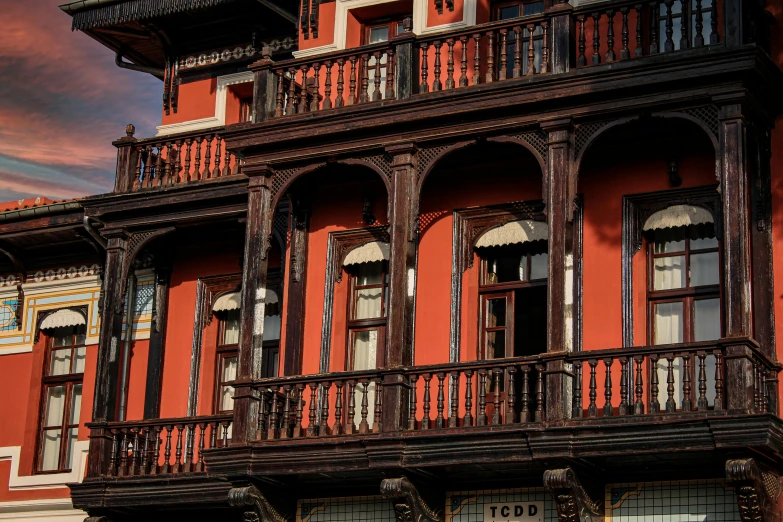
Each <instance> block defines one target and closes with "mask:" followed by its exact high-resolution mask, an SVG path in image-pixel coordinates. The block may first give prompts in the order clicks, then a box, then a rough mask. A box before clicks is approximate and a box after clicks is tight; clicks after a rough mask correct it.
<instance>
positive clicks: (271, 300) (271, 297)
mask: <svg viewBox="0 0 783 522" xmlns="http://www.w3.org/2000/svg"><path fill="white" fill-rule="evenodd" d="M239 295H240V294H239V292H229V293H228V294H223V295H221V296H220V297H218V298H217V301H215V304H214V305H213V306H212V311H213V312H228V311H231V310H239V308H240V306H239ZM278 302H280V301H279V299H278V297H277V292H275V291H274V290H267V291H266V299H264V303H265V304H268V305H271V304H277V303H278Z"/></svg>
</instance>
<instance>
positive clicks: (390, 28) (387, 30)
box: [362, 15, 410, 100]
mask: <svg viewBox="0 0 783 522" xmlns="http://www.w3.org/2000/svg"><path fill="white" fill-rule="evenodd" d="M406 16H410V15H406ZM403 18H404V17H403ZM403 18H394V19H391V18H387V19H382V20H376V21H373V22H371V23H367V24H365V25H364V34H363V40H364V41H363V42H362V43H363V44H364V45H369V44H374V43H380V42H388V41H389V39H390V38H391V37H393V36H397V35H398V34H402V32H403V31H404V29H403V25H402V20H403ZM376 60H377V58H375V57H374V56H372V57H370V60H369V61H368V62H367V67H368V69H369V70H368V71H367V77H368V80H369V82H368V86H367V96H368V98H369V99H370V100H374V99H375V98H376V96H375V65H376V63H377V61H376ZM386 60H387V58H386V55H385V54H384V55H383V56H381V86H380V93H378V94H379V97H380V98H383V93H384V91H385V89H386Z"/></svg>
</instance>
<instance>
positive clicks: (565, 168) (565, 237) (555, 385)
mask: <svg viewBox="0 0 783 522" xmlns="http://www.w3.org/2000/svg"><path fill="white" fill-rule="evenodd" d="M541 126H542V128H543V129H544V130H545V131H546V132H547V134H548V137H549V139H548V148H549V152H548V154H547V162H546V163H547V172H546V176H545V180H546V187H545V190H544V194H545V198H546V213H547V225H548V227H549V238H548V248H549V280H548V286H547V292H548V295H547V350H548V351H550V352H564V353H565V352H570V351H572V350H573V348H574V331H575V324H574V321H575V320H576V319H575V317H573V310H574V282H575V277H574V276H575V274H574V248H573V239H574V230H573V228H574V224H573V215H574V197H575V193H574V192H575V181H573V180H572V172H571V155H572V151H571V143H572V139H571V138H572V134H573V127H572V124H571V121H570V120H567V119H566V120H555V121H549V122H545V123H542V125H541ZM546 371H547V377H546V402H547V405H546V417H547V420H561V419H565V418H567V417H568V416H569V414H570V407H569V405H568V404H566V402H567V400H568V399H567V397H569V396H570V394H569V393H568V390H569V388H570V387H571V386H572V383H571V374H570V371H569V368H567V367H566V363H565V360H564V359H555V360H552V361H548V362H547V369H546Z"/></svg>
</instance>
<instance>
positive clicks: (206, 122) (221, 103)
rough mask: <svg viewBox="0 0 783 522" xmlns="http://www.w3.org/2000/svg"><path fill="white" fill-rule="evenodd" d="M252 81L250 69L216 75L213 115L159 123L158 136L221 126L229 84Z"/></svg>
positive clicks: (223, 123) (223, 121) (224, 118)
mask: <svg viewBox="0 0 783 522" xmlns="http://www.w3.org/2000/svg"><path fill="white" fill-rule="evenodd" d="M252 81H253V73H252V72H250V71H245V72H239V73H235V74H226V75H225V76H218V79H217V87H216V89H215V115H214V116H211V117H209V118H200V119H198V120H189V121H183V122H180V123H169V124H168V125H159V126H158V127H156V128H157V130H158V134H157V135H158V136H167V135H169V134H177V133H180V132H191V131H197V130H203V129H211V128H212V127H222V126H223V125H225V124H226V100H227V98H228V88H229V87H230V86H231V85H237V84H239V83H249V82H252Z"/></svg>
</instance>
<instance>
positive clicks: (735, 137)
mask: <svg viewBox="0 0 783 522" xmlns="http://www.w3.org/2000/svg"><path fill="white" fill-rule="evenodd" d="M741 96H742V95H740V94H737V95H727V96H723V97H721V99H720V100H715V101H716V102H718V103H719V107H720V126H719V130H720V133H719V144H720V165H719V169H720V191H721V196H722V197H721V200H722V205H723V209H722V210H723V310H724V337H728V338H747V337H751V336H752V335H753V327H752V320H753V309H752V296H751V259H752V253H751V244H750V209H749V204H750V187H751V175H750V169H749V164H748V156H749V151H748V122H747V121H746V116H747V115H746V114H745V107H744V104H743V100H742V97H741ZM751 355H752V352H751V350H750V348H749V347H748V346H747V344H746V343H743V342H738V343H737V344H736V345H732V344H728V345H727V346H726V357H725V360H726V408H727V409H728V410H729V411H750V410H752V409H753V404H754V390H753V388H754V387H753V378H754V372H753V363H752V361H751Z"/></svg>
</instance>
